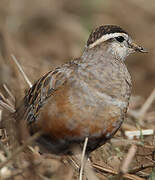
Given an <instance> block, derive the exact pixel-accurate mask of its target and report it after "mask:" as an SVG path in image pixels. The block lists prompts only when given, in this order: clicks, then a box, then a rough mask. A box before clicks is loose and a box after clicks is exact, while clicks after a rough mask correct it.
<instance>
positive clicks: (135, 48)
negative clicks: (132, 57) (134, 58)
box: [130, 42, 148, 53]
mask: <svg viewBox="0 0 155 180" xmlns="http://www.w3.org/2000/svg"><path fill="white" fill-rule="evenodd" d="M130 47H131V48H132V49H133V50H134V51H136V52H141V53H147V52H148V51H147V50H146V49H144V48H143V47H141V46H139V45H137V44H136V43H135V42H132V43H131V44H130Z"/></svg>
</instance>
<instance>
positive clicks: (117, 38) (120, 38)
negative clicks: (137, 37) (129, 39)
mask: <svg viewBox="0 0 155 180" xmlns="http://www.w3.org/2000/svg"><path fill="white" fill-rule="evenodd" d="M115 39H116V40H117V41H118V42H123V41H124V40H125V39H124V37H123V36H118V37H116V38H115Z"/></svg>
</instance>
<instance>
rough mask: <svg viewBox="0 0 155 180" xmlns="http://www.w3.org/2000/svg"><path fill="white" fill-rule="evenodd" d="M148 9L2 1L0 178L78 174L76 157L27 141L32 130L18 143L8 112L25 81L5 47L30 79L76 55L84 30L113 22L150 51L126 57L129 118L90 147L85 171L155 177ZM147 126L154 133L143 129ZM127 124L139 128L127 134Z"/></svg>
mask: <svg viewBox="0 0 155 180" xmlns="http://www.w3.org/2000/svg"><path fill="white" fill-rule="evenodd" d="M154 16H155V5H154V1H153V0H150V1H149V3H148V1H145V0H141V1H140V0H132V1H131V0H124V1H123V2H122V1H121V0H117V1H116V2H115V1H112V0H109V1H103V0H98V1H94V0H90V1H88V0H85V1H82V0H80V1H71V0H64V1H61V2H60V1H56V0H44V1H42V0H34V1H30V0H23V1H21V0H14V1H9V0H5V1H1V2H0V25H1V26H0V27H1V28H0V92H1V93H2V94H0V105H1V108H0V140H1V141H0V168H1V169H0V179H7V180H12V179H13V180H22V179H29V180H30V179H37V180H38V179H44V180H48V179H56V180H57V179H58V180H63V179H64V180H66V179H67V180H71V179H78V177H79V171H78V170H77V168H73V167H75V166H74V163H75V162H76V161H77V160H74V161H75V162H74V163H73V162H72V161H71V160H69V158H68V157H58V156H55V155H49V154H43V155H40V154H39V153H38V147H33V146H32V145H31V142H32V140H33V138H35V137H30V139H28V141H26V142H25V143H23V145H22V146H20V145H19V143H18V141H17V139H16V138H15V137H16V136H17V134H16V131H17V129H16V126H15V125H14V124H13V121H11V118H9V117H10V116H9V115H10V112H14V111H15V107H16V104H18V102H19V101H20V99H21V98H22V97H23V96H24V93H25V90H26V89H28V88H29V85H28V84H26V83H25V80H24V78H23V76H22V75H21V74H20V73H19V71H18V68H17V66H16V65H15V63H14V62H13V60H12V57H11V54H14V55H15V57H17V59H18V61H19V64H21V66H22V68H23V70H24V72H25V73H26V75H27V76H28V77H29V78H30V81H31V82H32V83H33V82H34V81H35V80H37V79H38V78H39V77H40V76H41V75H43V74H44V73H46V72H47V71H49V70H51V69H53V68H54V67H56V66H58V65H60V64H61V63H63V62H65V61H67V60H69V59H71V58H72V57H77V56H80V54H81V51H82V48H83V47H84V43H85V41H86V39H87V37H88V34H89V31H90V30H91V29H92V27H95V26H97V25H100V24H119V25H120V26H122V27H124V28H125V29H127V30H128V31H129V33H130V34H132V35H133V36H134V38H135V39H136V40H137V41H139V42H140V43H141V44H142V45H144V47H145V48H147V49H148V50H149V53H148V54H147V55H144V56H141V55H136V56H133V57H130V58H129V59H128V61H127V65H128V67H129V70H130V73H131V75H132V79H133V83H134V84H133V96H132V98H131V101H130V107H129V111H128V117H127V119H126V120H125V122H124V124H123V125H122V127H121V129H120V130H119V131H118V132H117V134H116V135H115V137H114V138H113V139H112V140H111V141H110V142H108V143H107V144H105V145H104V146H103V147H101V148H99V149H97V150H96V151H94V152H93V153H92V154H91V157H90V158H91V166H92V167H93V171H92V170H91V167H90V163H88V165H86V168H85V170H84V172H85V173H84V177H83V178H84V179H85V178H86V177H85V176H87V178H88V179H90V180H91V179H92V177H93V179H95V178H96V179H97V178H98V179H103V180H108V179H114V180H117V179H129V180H143V179H147V178H149V177H150V180H153V179H155V175H154V174H155V173H154V170H153V168H154V167H155V138H154V131H155V125H154V124H155V110H154V107H155V103H154V99H155V53H154V52H155V51H154V42H155V39H154V38H155V36H154V29H155V24H154ZM14 97H15V98H14ZM4 109H7V110H4ZM146 129H151V130H153V133H152V132H151V131H150V134H148V135H144V134H142V132H143V130H146ZM126 131H130V132H131V133H132V132H133V131H134V132H135V131H137V132H138V133H139V132H140V135H139V136H138V137H136V136H134V135H133V136H132V137H133V139H132V138H131V137H129V136H126V135H125V134H126V133H125V132H126ZM151 133H152V134H151ZM10 135H11V136H10ZM72 158H75V157H72ZM77 163H78V161H77ZM78 166H79V163H78ZM154 169H155V168H154ZM151 178H152V179H151Z"/></svg>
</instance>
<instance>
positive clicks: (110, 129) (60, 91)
mask: <svg viewBox="0 0 155 180" xmlns="http://www.w3.org/2000/svg"><path fill="white" fill-rule="evenodd" d="M134 52H140V53H145V52H147V51H146V50H145V49H144V48H143V47H141V46H139V45H137V44H136V43H135V42H134V41H133V40H132V38H131V36H130V35H129V34H128V33H127V32H126V31H125V30H123V29H122V28H121V27H120V26H118V25H101V26H99V27H97V28H96V29H95V30H93V31H92V32H91V33H90V36H89V38H88V41H87V43H86V45H85V47H84V50H83V53H82V55H81V56H80V57H79V58H76V59H73V60H71V61H69V62H67V63H65V64H62V65H60V66H59V67H57V68H55V69H54V70H51V71H49V72H47V73H46V74H45V75H43V76H42V77H41V78H40V79H38V80H37V81H36V82H35V83H34V84H33V86H32V87H31V88H30V89H29V90H28V91H27V92H26V94H25V97H24V98H23V100H22V101H21V102H20V105H19V106H18V107H17V109H16V112H15V115H16V117H18V119H20V122H21V123H25V124H26V128H27V129H28V132H29V134H30V135H33V134H35V133H36V132H38V131H42V134H41V136H40V137H38V138H37V139H36V142H37V143H38V144H39V145H40V146H41V147H43V148H44V149H46V150H47V151H48V152H50V153H53V154H58V155H69V154H72V153H73V152H72V151H73V148H74V147H80V148H82V146H83V143H84V140H85V138H86V137H87V138H88V144H87V148H86V154H89V153H91V152H92V151H94V150H95V149H97V148H98V147H100V146H102V145H104V144H105V143H106V142H107V141H108V140H109V139H111V138H112V137H113V136H114V134H115V133H116V132H117V131H118V129H119V128H120V127H121V125H122V123H123V121H124V119H125V117H126V114H127V109H128V105H129V99H130V96H131V89H132V81H131V77H130V74H129V72H128V70H127V67H126V65H125V60H126V57H127V56H128V55H130V54H132V53H134Z"/></svg>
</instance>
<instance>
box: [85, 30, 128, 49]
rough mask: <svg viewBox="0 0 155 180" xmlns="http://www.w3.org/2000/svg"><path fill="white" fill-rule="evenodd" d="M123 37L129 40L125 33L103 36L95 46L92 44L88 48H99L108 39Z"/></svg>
mask: <svg viewBox="0 0 155 180" xmlns="http://www.w3.org/2000/svg"><path fill="white" fill-rule="evenodd" d="M122 35H123V36H126V38H128V35H127V34H125V33H110V34H106V35H103V36H102V37H101V38H99V39H98V40H96V41H95V42H94V43H93V44H90V45H89V46H88V47H89V48H90V49H91V48H93V47H95V46H97V45H98V44H100V43H102V42H104V41H107V40H108V39H111V38H115V37H118V36H122Z"/></svg>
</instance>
